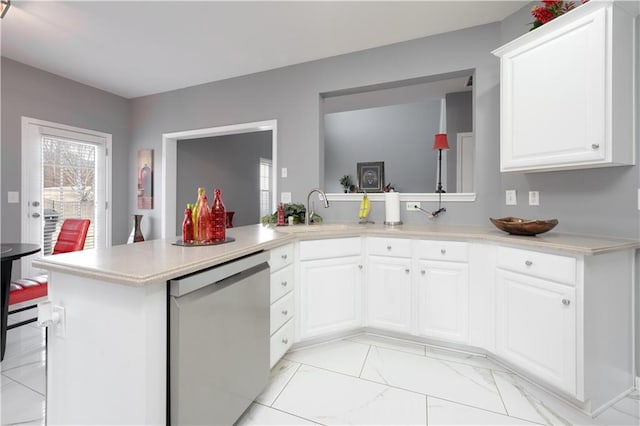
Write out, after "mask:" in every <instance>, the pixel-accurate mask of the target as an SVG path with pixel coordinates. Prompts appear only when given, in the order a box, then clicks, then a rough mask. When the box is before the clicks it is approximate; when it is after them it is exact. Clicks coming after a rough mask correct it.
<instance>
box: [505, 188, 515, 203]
mask: <svg viewBox="0 0 640 426" xmlns="http://www.w3.org/2000/svg"><path fill="white" fill-rule="evenodd" d="M504 199H505V203H506V204H507V205H508V206H515V205H517V204H518V198H517V197H516V190H515V189H507V190H506V191H504Z"/></svg>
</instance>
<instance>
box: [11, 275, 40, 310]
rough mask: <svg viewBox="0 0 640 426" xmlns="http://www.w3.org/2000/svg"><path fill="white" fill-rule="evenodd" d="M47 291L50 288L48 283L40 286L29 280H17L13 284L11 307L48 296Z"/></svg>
mask: <svg viewBox="0 0 640 426" xmlns="http://www.w3.org/2000/svg"><path fill="white" fill-rule="evenodd" d="M47 290H48V286H47V283H46V282H45V283H44V284H40V283H38V282H36V281H31V280H29V279H21V280H16V281H14V282H12V283H11V291H10V292H9V305H14V304H16V303H22V302H26V301H27V300H33V299H39V298H41V297H45V296H46V295H47Z"/></svg>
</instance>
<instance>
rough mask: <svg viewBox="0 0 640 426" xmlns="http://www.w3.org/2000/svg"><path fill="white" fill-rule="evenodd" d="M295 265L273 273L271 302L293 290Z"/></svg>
mask: <svg viewBox="0 0 640 426" xmlns="http://www.w3.org/2000/svg"><path fill="white" fill-rule="evenodd" d="M293 283H294V277H293V265H289V266H287V267H286V268H283V269H280V270H279V271H276V272H273V273H272V274H271V303H273V302H275V301H276V300H278V299H280V298H281V297H282V296H284V295H285V294H287V293H289V292H290V291H291V290H293Z"/></svg>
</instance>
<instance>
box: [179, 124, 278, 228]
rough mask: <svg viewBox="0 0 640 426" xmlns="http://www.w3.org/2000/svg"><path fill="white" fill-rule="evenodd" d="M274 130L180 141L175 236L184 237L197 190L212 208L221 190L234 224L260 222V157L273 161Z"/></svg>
mask: <svg viewBox="0 0 640 426" xmlns="http://www.w3.org/2000/svg"><path fill="white" fill-rule="evenodd" d="M271 139H272V136H271V131H261V132H252V133H242V134H237V135H226V136H217V137H210V138H201V139H185V140H179V141H178V152H177V185H176V190H177V193H176V200H177V204H178V205H177V211H176V219H177V223H176V235H180V234H182V220H183V219H184V209H185V206H186V204H187V203H195V201H196V198H197V188H198V187H203V188H205V190H206V194H207V198H208V200H209V207H211V204H212V203H213V196H214V193H213V190H214V188H220V190H221V192H222V201H223V202H224V205H225V207H226V209H227V211H231V210H233V211H235V213H234V216H233V225H234V226H242V225H249V224H254V223H259V222H260V187H259V180H258V177H259V164H260V158H266V159H271Z"/></svg>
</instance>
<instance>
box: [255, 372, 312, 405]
mask: <svg viewBox="0 0 640 426" xmlns="http://www.w3.org/2000/svg"><path fill="white" fill-rule="evenodd" d="M288 361H289V362H295V361H291V360H288ZM300 367H302V363H298V366H297V367H296V371H294V372H293V374H292V375H291V377H289V380H287V383H285V384H284V386H283V387H282V389H280V392H278V395H276V397H275V398H274V399H273V402H272V403H271V405H269V407H271V408H275V407H274V406H273V404H275V403H276V401H277V400H278V398H280V395H282V392H284V390H285V389H286V388H287V386H288V385H289V383H290V382H291V380H293V377H294V376H295V375H296V374H297V373H298V370H300ZM262 405H264V404H262Z"/></svg>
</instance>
